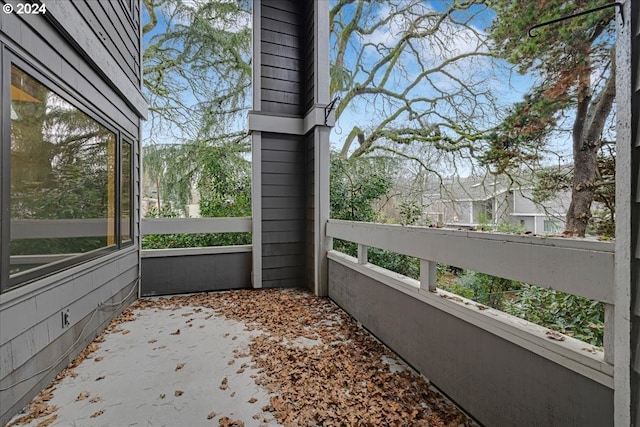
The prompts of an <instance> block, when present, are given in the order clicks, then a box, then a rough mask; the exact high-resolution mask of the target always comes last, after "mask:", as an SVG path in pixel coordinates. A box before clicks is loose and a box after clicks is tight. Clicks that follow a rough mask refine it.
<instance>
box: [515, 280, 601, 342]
mask: <svg viewBox="0 0 640 427" xmlns="http://www.w3.org/2000/svg"><path fill="white" fill-rule="evenodd" d="M504 311H506V312H507V313H509V314H512V315H514V316H517V317H520V318H522V319H525V320H528V321H530V322H533V323H536V324H538V325H541V326H544V327H547V328H549V329H553V330H555V331H558V332H561V333H563V334H567V335H570V336H573V337H574V338H577V339H579V340H582V341H585V342H587V343H589V344H592V345H595V346H599V347H601V346H602V345H603V337H604V306H603V305H602V303H599V302H597V301H592V300H589V299H587V298H583V297H579V296H576V295H570V294H566V293H564V292H560V291H555V290H553V289H544V288H539V287H537V286H530V285H522V290H521V292H519V293H518V295H517V297H516V298H513V299H510V300H507V301H506V302H505V304H504Z"/></svg>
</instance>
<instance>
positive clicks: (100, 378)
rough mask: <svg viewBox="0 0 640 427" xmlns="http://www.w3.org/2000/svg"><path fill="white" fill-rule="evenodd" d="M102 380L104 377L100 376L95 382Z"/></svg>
mask: <svg viewBox="0 0 640 427" xmlns="http://www.w3.org/2000/svg"><path fill="white" fill-rule="evenodd" d="M103 379H104V375H102V376H100V377H98V378H96V381H100V380H103Z"/></svg>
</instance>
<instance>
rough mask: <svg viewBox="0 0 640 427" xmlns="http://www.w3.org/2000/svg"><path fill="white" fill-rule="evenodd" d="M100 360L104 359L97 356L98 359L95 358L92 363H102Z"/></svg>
mask: <svg viewBox="0 0 640 427" xmlns="http://www.w3.org/2000/svg"><path fill="white" fill-rule="evenodd" d="M102 359H104V357H102V356H98V357H96V358H95V359H93V361H94V362H100V361H102Z"/></svg>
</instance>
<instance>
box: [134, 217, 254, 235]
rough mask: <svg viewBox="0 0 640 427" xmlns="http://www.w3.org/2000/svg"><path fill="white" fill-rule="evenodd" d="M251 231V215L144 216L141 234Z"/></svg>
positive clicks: (141, 222) (141, 223)
mask: <svg viewBox="0 0 640 427" xmlns="http://www.w3.org/2000/svg"><path fill="white" fill-rule="evenodd" d="M236 232H240V233H241V232H249V233H250V232H251V217H238V218H143V219H142V220H141V221H140V233H141V234H143V235H144V234H188V233H236Z"/></svg>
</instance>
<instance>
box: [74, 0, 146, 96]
mask: <svg viewBox="0 0 640 427" xmlns="http://www.w3.org/2000/svg"><path fill="white" fill-rule="evenodd" d="M72 3H73V5H74V6H75V8H76V9H77V10H78V12H80V14H81V15H82V16H83V17H84V18H85V20H86V21H87V23H88V24H89V26H90V27H91V28H92V29H93V31H94V32H95V38H96V39H97V40H100V41H101V42H102V44H103V45H104V47H105V48H106V49H107V50H108V51H109V53H110V54H111V55H112V57H113V60H114V61H115V62H116V63H117V64H119V65H120V68H121V69H122V70H123V71H124V72H125V74H126V75H127V76H128V78H129V80H130V81H131V82H132V83H134V84H135V85H136V86H139V85H140V61H139V58H138V56H139V51H138V44H137V41H135V42H134V40H132V39H131V33H132V32H133V25H132V23H131V22H127V23H123V22H122V20H121V18H120V17H119V16H118V14H117V13H116V12H117V11H118V9H119V10H120V11H121V10H122V9H121V7H120V4H119V3H120V2H119V1H88V0H79V1H74V2H72ZM120 16H122V17H124V16H125V15H122V12H121V13H120ZM133 34H137V33H133Z"/></svg>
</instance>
